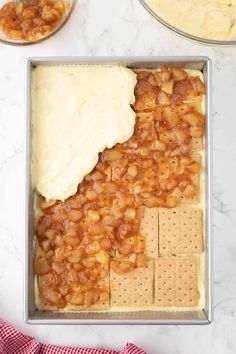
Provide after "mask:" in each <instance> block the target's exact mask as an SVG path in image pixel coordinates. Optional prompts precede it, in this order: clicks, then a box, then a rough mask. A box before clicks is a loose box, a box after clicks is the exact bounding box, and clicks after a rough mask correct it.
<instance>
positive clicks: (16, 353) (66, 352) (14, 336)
mask: <svg viewBox="0 0 236 354" xmlns="http://www.w3.org/2000/svg"><path fill="white" fill-rule="evenodd" d="M0 354H146V353H145V352H144V351H143V350H142V349H139V348H137V347H136V346H135V345H134V344H132V343H127V344H126V346H125V347H124V349H123V350H122V351H121V352H117V351H114V350H105V349H92V348H70V347H61V346H57V345H50V344H42V343H39V342H38V341H37V340H36V339H35V338H34V337H31V336H28V335H26V334H23V333H21V332H19V331H17V330H16V329H15V328H13V327H12V326H10V325H8V324H7V323H6V322H4V321H2V320H1V319H0Z"/></svg>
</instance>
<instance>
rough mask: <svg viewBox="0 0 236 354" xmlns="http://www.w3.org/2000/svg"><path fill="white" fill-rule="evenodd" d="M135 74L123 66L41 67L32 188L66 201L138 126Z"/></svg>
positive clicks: (35, 85)
mask: <svg viewBox="0 0 236 354" xmlns="http://www.w3.org/2000/svg"><path fill="white" fill-rule="evenodd" d="M135 85H136V74H135V73H134V72H133V71H132V70H130V69H128V68H125V67H122V66H98V65H97V66H93V65H86V66H85V65H71V66H53V67H52V66H48V67H47V66H39V67H37V68H36V69H34V72H33V82H32V128H33V129H32V130H33V141H32V150H33V153H32V169H31V172H32V184H33V187H35V188H36V189H37V191H38V192H39V193H40V194H41V195H43V196H44V197H45V198H46V199H47V200H50V199H59V200H65V199H66V198H68V197H69V196H71V195H73V194H75V193H76V191H77V187H78V184H79V183H80V182H81V181H82V180H83V178H84V176H85V175H86V174H88V173H89V172H90V171H91V170H92V169H93V168H94V166H95V165H96V163H97V161H98V154H99V152H102V151H103V150H104V149H105V148H106V147H108V148H111V147H112V146H114V145H115V144H117V143H123V142H125V141H126V140H128V139H129V138H130V137H131V136H132V134H133V129H134V124H135V113H134V112H133V110H132V108H131V107H130V105H131V104H132V103H134V100H135V97H134V88H135Z"/></svg>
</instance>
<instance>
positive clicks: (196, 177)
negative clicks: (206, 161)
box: [180, 154, 202, 204]
mask: <svg viewBox="0 0 236 354" xmlns="http://www.w3.org/2000/svg"><path fill="white" fill-rule="evenodd" d="M191 158H192V160H193V161H196V162H198V163H199V171H198V172H192V173H191V176H190V178H191V181H192V183H193V185H194V186H195V188H196V194H195V195H194V196H193V197H188V198H187V197H185V196H184V195H183V194H182V195H181V197H180V199H181V203H184V204H186V203H187V204H196V203H198V202H199V198H200V196H199V186H200V174H201V160H202V157H201V155H199V154H194V155H192V156H191Z"/></svg>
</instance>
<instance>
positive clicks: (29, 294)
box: [24, 56, 213, 325]
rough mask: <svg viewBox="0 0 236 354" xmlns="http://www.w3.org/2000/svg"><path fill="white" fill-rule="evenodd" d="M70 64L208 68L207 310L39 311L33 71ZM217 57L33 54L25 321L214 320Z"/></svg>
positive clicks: (28, 105)
mask: <svg viewBox="0 0 236 354" xmlns="http://www.w3.org/2000/svg"><path fill="white" fill-rule="evenodd" d="M55 64H56V65H66V64H67V65H68V64H69V65H70V64H97V65H104V64H106V65H107V64H120V65H125V66H128V67H131V68H132V67H133V68H134V67H135V68H137V67H146V68H157V67H160V66H162V65H168V66H179V67H183V68H186V69H199V70H202V71H203V74H204V78H205V81H206V83H207V94H206V107H205V109H206V117H207V124H206V146H205V149H206V209H207V210H206V219H207V222H206V230H205V233H206V242H205V254H206V266H205V269H206V273H205V278H206V309H204V310H202V311H193V312H192V311H190V312H162V311H140V312H117V313H115V312H114V313H110V312H109V313H105V312H104V313H102V312H93V313H82V312H77V313H68V312H65V313H63V312H48V311H39V310H37V309H36V307H35V304H34V282H33V280H34V276H33V252H34V251H33V250H34V248H33V238H34V223H33V219H34V218H33V193H32V188H31V179H30V175H31V173H30V160H31V122H30V115H31V73H32V69H33V68H34V67H35V66H37V65H55ZM211 70H212V69H211V60H210V59H209V58H208V57H188V56H186V57H99V58H91V57H89V58H87V57H59V58H58V57H45V58H40V57H39V58H29V59H28V62H27V85H26V123H25V124H26V129H25V131H26V201H25V207H26V219H25V223H26V227H25V269H24V320H25V322H26V323H29V324H114V325H118V324H119V325H120V324H141V325H144V324H160V325H164V324H184V325H196V324H209V323H211V322H212V320H213V299H212V297H213V295H212V293H213V290H212V271H213V270H212V263H213V262H212V190H211V189H212V122H211V120H212V111H211V107H212V102H211V100H212V98H211V95H212V94H211V92H212V82H211Z"/></svg>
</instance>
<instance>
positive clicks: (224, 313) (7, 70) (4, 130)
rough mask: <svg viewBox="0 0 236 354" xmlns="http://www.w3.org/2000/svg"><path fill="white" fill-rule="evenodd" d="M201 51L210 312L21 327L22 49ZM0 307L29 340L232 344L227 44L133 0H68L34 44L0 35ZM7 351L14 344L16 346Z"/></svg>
mask: <svg viewBox="0 0 236 354" xmlns="http://www.w3.org/2000/svg"><path fill="white" fill-rule="evenodd" d="M65 55H66V56H70V55H76V56H80V55H89V56H91V55H92V56H95V55H96V56H102V55H109V56H113V55H121V56H123V55H147V56H151V55H157V56H159V55H206V56H209V57H210V58H211V59H212V61H213V88H214V91H213V98H214V102H213V103H214V107H213V114H214V116H213V123H214V267H215V274H214V287H215V299H214V304H215V306H214V307H215V320H214V323H213V324H211V325H209V326H146V327H145V326H119V327H118V326H57V327H56V326H30V325H26V324H24V322H23V262H24V195H25V186H24V184H25V173H24V170H25V166H24V161H25V160H24V159H25V141H24V120H25V112H24V94H25V73H26V58H27V57H33V56H65ZM0 64H1V65H0V240H1V246H0V314H1V317H2V318H3V319H5V320H6V321H8V322H9V323H11V324H13V325H14V326H15V327H17V328H18V329H20V330H22V331H24V332H25V333H28V334H31V335H34V336H35V337H36V338H37V339H38V340H40V341H43V342H47V343H49V342H50V343H53V344H66V345H76V346H97V347H104V348H112V349H121V348H122V347H123V346H124V344H125V342H126V341H131V342H134V343H136V344H137V345H139V346H141V347H143V349H145V350H146V351H147V352H148V354H159V353H160V354H189V353H191V354H200V353H201V354H211V353H214V354H230V353H232V354H233V353H236V337H235V333H236V319H235V317H236V221H235V220H236V219H235V214H236V201H235V200H236V189H235V181H236V168H235V166H236V138H235V130H234V129H236V115H235V111H236V109H235V107H236V103H235V100H236V48H235V47H234V48H222V47H209V46H204V45H199V44H196V43H193V42H190V41H188V40H186V39H184V38H181V37H179V36H177V35H175V34H174V33H172V32H170V31H169V30H167V29H165V28H163V27H162V26H161V25H160V24H158V23H156V21H155V20H154V19H153V18H152V17H151V16H150V15H149V14H148V13H146V11H145V10H144V8H143V7H142V6H141V5H140V4H139V2H138V0H78V4H77V6H76V10H75V12H74V14H73V15H72V17H71V19H70V21H69V22H68V24H67V25H66V26H65V28H64V29H63V30H62V31H61V32H59V33H57V34H56V35H55V36H54V37H52V38H51V39H50V40H48V41H46V42H43V43H41V44H39V45H35V46H26V47H14V46H6V45H2V44H0ZM16 354H17V353H16Z"/></svg>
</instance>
